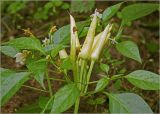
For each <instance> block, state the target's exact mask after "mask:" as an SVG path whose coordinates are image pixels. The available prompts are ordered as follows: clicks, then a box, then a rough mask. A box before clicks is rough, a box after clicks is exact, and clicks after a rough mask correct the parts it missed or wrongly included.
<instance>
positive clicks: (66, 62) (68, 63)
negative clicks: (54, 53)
mask: <svg viewBox="0 0 160 114" xmlns="http://www.w3.org/2000/svg"><path fill="white" fill-rule="evenodd" d="M62 61H63V62H62V64H61V66H60V67H61V68H62V69H66V70H71V69H72V62H71V60H70V57H67V58H65V59H63V60H62Z"/></svg>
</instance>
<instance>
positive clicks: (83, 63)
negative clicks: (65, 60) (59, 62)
mask: <svg viewBox="0 0 160 114" xmlns="http://www.w3.org/2000/svg"><path fill="white" fill-rule="evenodd" d="M85 63H86V61H85V60H82V62H81V65H82V67H81V71H80V77H79V78H80V79H79V82H80V90H81V89H82V84H81V83H82V79H83V73H84V68H85Z"/></svg>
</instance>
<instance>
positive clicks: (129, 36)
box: [0, 0, 160, 112]
mask: <svg viewBox="0 0 160 114" xmlns="http://www.w3.org/2000/svg"><path fill="white" fill-rule="evenodd" d="M119 2H120V1H98V0H72V1H71V0H70V1H69V0H64V1H63V0H50V1H45V0H44V1H42V0H41V1H39V0H35V1H30V0H17V1H16V0H15V1H5V0H3V1H1V34H0V37H1V40H2V42H5V41H8V40H9V39H13V38H16V37H22V36H24V34H23V30H22V29H27V28H30V30H31V32H32V33H33V34H34V35H35V36H37V38H40V39H44V38H45V37H46V36H47V35H48V31H49V29H50V28H51V27H52V26H57V29H59V28H60V27H62V26H64V25H67V24H69V13H71V14H72V15H73V16H74V17H75V20H76V22H79V21H85V20H89V19H90V15H91V14H92V13H93V12H94V9H95V8H98V9H101V10H102V12H103V11H104V10H105V9H106V8H107V7H109V6H112V5H115V4H117V3H119ZM136 2H139V1H128V2H125V3H123V6H127V5H128V4H133V3H136ZM145 2H147V1H145ZM148 2H150V1H148ZM153 2H155V1H153ZM157 2H158V1H157ZM114 17H116V18H112V19H111V20H110V21H111V22H112V23H113V24H114V28H113V33H115V34H116V33H117V31H118V28H119V26H120V24H121V19H120V18H121V12H120V10H119V12H118V13H117V15H115V16H114ZM117 17H118V18H117ZM100 24H101V23H100ZM97 28H98V27H97ZM100 29H101V28H100ZM87 30H88V29H87V27H86V31H85V32H87ZM82 36H83V37H84V35H82ZM121 37H122V38H123V39H122V40H133V41H135V42H136V43H137V45H138V46H139V48H140V52H141V56H142V59H143V64H138V63H135V62H134V61H131V60H127V61H126V59H125V58H123V59H122V57H121V56H120V55H119V54H118V53H117V51H115V49H114V48H115V47H114V46H113V47H109V48H111V49H110V50H108V49H105V50H104V52H103V55H104V57H105V59H106V61H107V64H109V65H110V69H114V70H113V73H114V71H115V72H119V73H125V72H128V71H132V70H133V69H134V70H135V68H136V69H140V68H142V69H146V70H150V71H153V72H156V73H157V72H160V69H159V59H158V58H159V55H158V52H159V42H158V41H159V15H158V12H154V13H152V14H150V15H148V16H145V17H143V18H141V19H138V20H136V21H134V22H132V23H131V22H130V23H127V26H126V28H125V29H124V34H122V36H121ZM2 60H3V61H2V64H3V65H2V66H7V68H8V66H9V67H12V66H14V64H15V63H14V62H13V61H14V60H13V59H12V60H10V59H9V58H7V57H5V56H3V55H2ZM96 68H97V69H96V71H97V72H98V71H100V69H98V67H96ZM95 78H98V77H95ZM122 85H123V86H125V87H126V88H124V89H126V90H128V91H129V90H132V89H134V88H129V87H128V85H127V83H126V82H125V83H124V82H123V81H122V80H117V81H116V82H115V84H114V85H113V86H115V88H116V89H117V90H118V89H120V88H122ZM127 87H128V88H127ZM111 89H112V87H111ZM144 95H145V96H146V97H145V99H146V100H147V101H149V102H150V106H152V108H153V109H154V110H155V111H154V112H158V108H157V107H155V105H156V104H155V103H156V101H157V96H156V95H155V94H153V93H152V92H151V93H149V92H144ZM148 96H150V98H149V97H148ZM24 97H27V95H26V96H24ZM30 97H31V96H30V94H29V95H28V98H30ZM152 99H155V102H153V100H152ZM31 101H32V100H31ZM84 102H86V101H84ZM88 102H89V104H91V105H92V104H99V103H101V102H103V99H96V101H93V100H91V101H88ZM15 105H16V106H17V104H16V103H15ZM16 106H14V105H13V106H11V107H16ZM156 106H158V105H156ZM83 107H84V109H85V108H86V110H88V107H86V105H84V106H83ZM104 107H106V106H104ZM7 109H8V108H6V112H7ZM12 110H14V108H13V109H12ZM90 110H92V109H90ZM13 112H14V111H13Z"/></svg>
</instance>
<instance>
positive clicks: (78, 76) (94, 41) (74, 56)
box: [15, 10, 112, 112]
mask: <svg viewBox="0 0 160 114" xmlns="http://www.w3.org/2000/svg"><path fill="white" fill-rule="evenodd" d="M98 18H99V12H97V10H95V13H94V14H93V15H92V21H91V24H90V27H89V30H88V33H87V36H86V38H85V41H84V43H83V45H82V46H81V45H80V42H79V38H78V32H77V30H78V29H77V27H76V23H75V19H74V18H73V16H72V15H70V34H71V36H70V55H69V56H68V54H67V52H66V50H65V49H62V50H60V51H59V57H60V59H65V58H68V57H69V58H70V62H71V64H72V72H73V81H74V83H75V84H76V86H77V87H78V89H79V90H80V92H81V94H85V93H87V89H88V84H89V81H90V77H91V73H92V70H93V67H94V64H95V62H96V61H98V60H99V58H100V55H101V52H102V50H103V48H104V47H105V45H106V44H108V40H109V39H111V38H110V36H111V29H112V25H111V24H108V25H107V26H106V27H105V29H104V30H103V31H102V32H100V33H99V34H97V35H95V34H96V26H97V22H98ZM54 29H55V26H54ZM54 31H55V30H54ZM29 34H30V35H33V34H31V33H29ZM49 38H50V37H49ZM111 40H112V39H111ZM42 42H43V44H42V45H43V46H44V47H45V46H47V45H49V44H51V42H50V39H47V38H45V39H44V40H43V41H42ZM30 53H31V51H28V50H23V51H22V53H17V54H16V55H15V58H16V62H17V63H19V64H21V65H24V64H25V61H26V57H27V56H28V55H29V54H30ZM49 56H50V55H47V56H46V59H48V58H49ZM79 102H80V98H79V99H77V101H76V103H75V107H78V106H79ZM76 109H77V110H76ZM77 111H78V108H75V112H77Z"/></svg>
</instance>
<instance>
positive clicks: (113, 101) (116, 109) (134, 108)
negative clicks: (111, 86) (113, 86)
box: [107, 93, 153, 114]
mask: <svg viewBox="0 0 160 114" xmlns="http://www.w3.org/2000/svg"><path fill="white" fill-rule="evenodd" d="M107 95H108V96H109V110H110V112H111V113H123V114H124V113H125V114H136V113H141V114H144V113H150V114H153V112H152V110H151V108H150V107H149V106H148V104H147V103H146V102H145V101H144V100H143V99H142V98H141V97H140V96H138V95H136V94H134V93H121V94H109V93H107Z"/></svg>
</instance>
